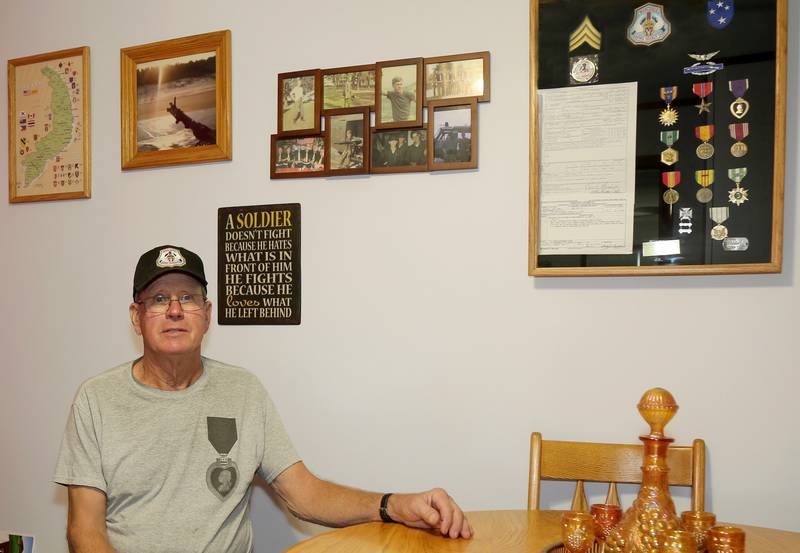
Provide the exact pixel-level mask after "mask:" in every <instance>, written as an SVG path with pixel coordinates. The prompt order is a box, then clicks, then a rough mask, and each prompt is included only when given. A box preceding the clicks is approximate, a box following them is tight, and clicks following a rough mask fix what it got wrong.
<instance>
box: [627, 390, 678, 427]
mask: <svg viewBox="0 0 800 553" xmlns="http://www.w3.org/2000/svg"><path fill="white" fill-rule="evenodd" d="M636 407H637V408H638V409H639V414H640V415H641V416H642V418H643V419H644V420H645V422H647V424H648V425H650V436H651V437H652V438H663V437H664V427H665V426H667V423H668V422H669V421H671V420H672V417H674V416H675V413H677V412H678V404H677V403H676V402H675V398H674V397H672V394H671V393H669V392H668V391H667V390H665V389H664V388H653V389H652V390H647V391H646V392H645V393H644V395H643V396H642V399H640V400H639V405H637V406H636Z"/></svg>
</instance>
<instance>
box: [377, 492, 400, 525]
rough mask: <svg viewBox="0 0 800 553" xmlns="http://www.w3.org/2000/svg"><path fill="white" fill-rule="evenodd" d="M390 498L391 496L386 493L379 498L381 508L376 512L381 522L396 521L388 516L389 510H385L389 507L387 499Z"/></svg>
mask: <svg viewBox="0 0 800 553" xmlns="http://www.w3.org/2000/svg"><path fill="white" fill-rule="evenodd" d="M391 496H392V494H390V493H386V494H383V497H381V508H380V510H379V511H378V512H379V513H380V515H381V520H382V521H383V522H397V521H396V520H394V519H393V518H392V517H390V516H389V510H388V509H387V506H388V505H389V498H390V497H391Z"/></svg>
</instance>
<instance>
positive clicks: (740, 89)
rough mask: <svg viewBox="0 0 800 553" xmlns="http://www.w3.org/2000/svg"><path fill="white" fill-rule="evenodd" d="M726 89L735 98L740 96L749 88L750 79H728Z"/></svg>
mask: <svg viewBox="0 0 800 553" xmlns="http://www.w3.org/2000/svg"><path fill="white" fill-rule="evenodd" d="M728 89H729V90H730V91H731V92H732V93H733V95H734V96H735V97H736V98H742V97H744V95H745V94H747V91H748V90H749V89H750V79H740V80H738V81H728Z"/></svg>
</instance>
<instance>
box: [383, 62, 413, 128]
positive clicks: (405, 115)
mask: <svg viewBox="0 0 800 553" xmlns="http://www.w3.org/2000/svg"><path fill="white" fill-rule="evenodd" d="M422 63H423V60H422V58H409V59H404V60H394V61H382V62H378V63H377V64H375V78H376V83H375V128H376V129H399V128H405V127H420V126H422V103H423V97H422V87H423V76H422Z"/></svg>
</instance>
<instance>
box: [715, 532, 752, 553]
mask: <svg viewBox="0 0 800 553" xmlns="http://www.w3.org/2000/svg"><path fill="white" fill-rule="evenodd" d="M706 544H707V545H708V553H744V530H742V529H741V528H737V527H735V526H714V528H712V529H711V530H709V531H708V538H707V539H706Z"/></svg>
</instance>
